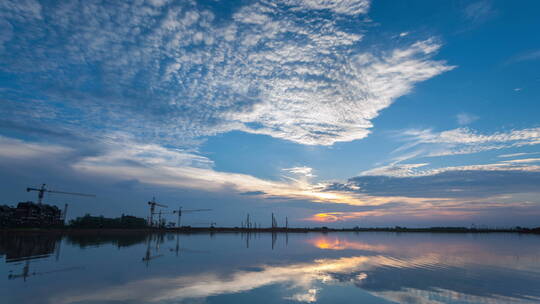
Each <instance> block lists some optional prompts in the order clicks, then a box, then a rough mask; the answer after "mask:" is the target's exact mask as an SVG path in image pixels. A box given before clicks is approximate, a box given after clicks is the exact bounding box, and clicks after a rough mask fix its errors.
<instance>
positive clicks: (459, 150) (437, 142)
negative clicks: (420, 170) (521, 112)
mask: <svg viewBox="0 0 540 304" xmlns="http://www.w3.org/2000/svg"><path fill="white" fill-rule="evenodd" d="M401 136H403V137H402V139H403V140H404V141H406V142H408V143H407V144H405V145H404V146H403V147H402V148H400V149H398V150H397V151H403V150H408V149H412V148H417V147H419V146H421V149H422V153H421V155H423V156H445V155H456V154H471V153H478V152H482V151H488V150H498V149H504V148H512V147H523V146H531V145H537V144H540V128H529V129H521V130H512V131H508V132H496V133H492V134H480V133H478V132H475V131H474V130H472V129H469V128H457V129H452V130H447V131H442V132H433V131H432V130H430V129H425V130H406V131H404V132H402V133H401ZM414 156H419V154H415V155H414Z"/></svg>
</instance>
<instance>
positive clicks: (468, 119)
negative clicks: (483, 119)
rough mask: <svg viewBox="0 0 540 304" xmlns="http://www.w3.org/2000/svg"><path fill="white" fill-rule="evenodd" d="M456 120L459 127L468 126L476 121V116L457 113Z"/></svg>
mask: <svg viewBox="0 0 540 304" xmlns="http://www.w3.org/2000/svg"><path fill="white" fill-rule="evenodd" d="M456 119H457V122H458V124H460V125H462V126H463V125H468V124H470V123H472V122H474V121H476V120H477V119H478V116H476V115H473V114H470V113H459V114H458V115H456Z"/></svg>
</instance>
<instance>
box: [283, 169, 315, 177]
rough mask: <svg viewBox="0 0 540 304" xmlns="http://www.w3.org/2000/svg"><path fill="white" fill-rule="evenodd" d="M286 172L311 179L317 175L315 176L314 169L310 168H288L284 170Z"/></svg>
mask: <svg viewBox="0 0 540 304" xmlns="http://www.w3.org/2000/svg"><path fill="white" fill-rule="evenodd" d="M283 171H285V172H289V173H292V174H295V175H298V176H302V177H306V178H311V177H316V176H317V175H314V174H313V168H310V167H293V168H286V169H283Z"/></svg>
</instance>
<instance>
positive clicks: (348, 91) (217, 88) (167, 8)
mask: <svg viewBox="0 0 540 304" xmlns="http://www.w3.org/2000/svg"><path fill="white" fill-rule="evenodd" d="M18 3H19V2H18V1H4V2H3V4H2V5H3V10H2V14H1V15H0V22H3V23H9V24H11V26H12V27H13V28H12V29H10V35H4V36H5V37H6V38H2V39H0V40H1V41H2V44H3V50H4V53H5V54H6V56H2V58H9V60H5V59H0V60H1V63H2V65H3V70H4V71H5V72H7V73H10V74H12V75H17V77H16V78H17V79H19V80H18V81H19V84H24V85H25V86H26V87H28V88H29V90H30V91H33V92H36V93H35V95H36V96H32V97H21V96H22V95H21V94H19V95H18V97H17V98H6V99H5V101H3V102H5V105H6V107H4V108H3V109H2V110H0V111H2V113H3V114H4V115H3V116H4V117H25V121H26V123H27V124H33V123H36V122H41V123H43V122H44V120H46V122H47V123H48V124H49V125H56V126H62V127H66V126H67V127H71V128H75V127H77V128H82V129H84V130H86V131H87V132H89V133H99V132H102V131H103V130H111V129H113V130H120V131H123V132H129V133H130V134H132V135H135V136H137V137H138V138H144V139H145V140H146V141H152V142H154V143H162V144H173V145H177V146H182V145H185V144H186V143H191V142H192V139H193V138H197V137H200V136H208V135H213V134H216V133H222V132H227V131H230V130H242V131H245V132H250V133H256V134H266V135H270V136H273V137H276V138H281V139H285V140H290V141H294V142H297V143H301V144H307V145H331V144H333V143H335V142H340V141H351V140H355V139H361V138H364V137H366V136H367V135H368V134H369V130H370V128H371V127H372V120H373V119H374V118H375V117H377V115H378V114H379V112H380V111H381V110H383V109H385V108H387V107H388V106H390V105H391V104H392V103H393V101H394V100H395V99H396V98H398V97H400V96H402V95H404V94H407V93H408V92H410V91H411V90H412V89H413V87H414V85H415V84H416V83H418V82H421V81H424V80H427V79H430V78H432V77H434V76H436V75H438V74H441V73H443V72H445V71H448V70H451V69H452V68H453V67H452V66H450V65H448V64H446V63H445V62H444V61H438V60H434V59H433V57H434V56H435V54H436V52H437V50H438V49H439V48H440V46H441V44H440V43H439V42H438V41H437V40H436V39H433V38H429V39H426V40H422V41H418V42H416V43H411V44H409V45H402V46H400V47H398V48H395V49H381V48H380V47H377V48H375V47H372V46H370V45H365V44H363V40H362V38H363V36H364V32H365V31H366V30H368V27H365V26H364V21H362V20H361V19H355V20H358V21H356V22H357V23H358V24H357V26H354V27H351V26H346V23H347V22H349V21H350V20H351V16H359V15H364V14H366V13H367V11H368V9H369V6H370V2H369V1H366V0H348V1H321V0H281V1H271V2H270V1H256V2H252V3H250V4H248V5H244V6H241V7H238V8H237V9H236V10H234V11H233V13H232V14H231V15H230V16H229V15H226V16H223V15H219V14H216V12H215V11H213V10H212V9H211V8H209V7H207V6H204V5H200V4H198V3H197V2H195V1H181V2H167V1H140V2H136V3H131V5H120V4H118V3H112V2H111V3H109V4H107V5H104V4H98V3H93V2H77V1H63V2H62V3H59V4H58V5H56V6H55V7H54V8H53V7H50V6H41V5H39V4H37V3H35V4H36V5H30V4H31V3H34V2H32V1H26V2H24V3H27V4H28V5H22V4H18ZM17 18H24V22H14V21H16V20H18V19H17ZM22 24H24V27H23V26H22ZM13 37H17V39H13ZM37 37H39V39H37ZM60 59H61V60H60ZM36 75H39V77H36ZM36 79H39V81H37V82H36ZM16 87H17V86H13V87H10V88H9V90H17V89H16ZM13 92H14V91H13ZM24 96H27V95H24ZM21 98H22V99H24V100H25V102H20V100H19V99H21ZM30 99H32V100H38V102H33V103H34V105H32V102H30V101H29V100H30ZM36 103H39V105H40V106H41V107H42V108H44V109H46V111H40V113H49V114H48V117H46V118H44V117H36V116H35V115H36V113H37V111H36V108H35V104H36ZM14 114H16V115H14Z"/></svg>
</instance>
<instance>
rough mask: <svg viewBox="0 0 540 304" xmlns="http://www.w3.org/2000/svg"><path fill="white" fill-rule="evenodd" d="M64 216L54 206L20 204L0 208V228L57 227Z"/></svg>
mask: <svg viewBox="0 0 540 304" xmlns="http://www.w3.org/2000/svg"><path fill="white" fill-rule="evenodd" d="M63 225H64V214H63V212H62V210H60V209H59V208H58V207H56V206H51V205H47V204H35V203H33V202H20V203H18V204H17V207H15V208H13V207H9V206H0V227H58V226H63Z"/></svg>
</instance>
